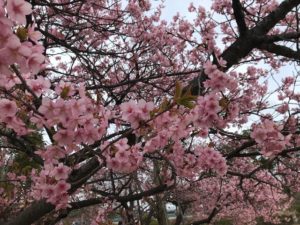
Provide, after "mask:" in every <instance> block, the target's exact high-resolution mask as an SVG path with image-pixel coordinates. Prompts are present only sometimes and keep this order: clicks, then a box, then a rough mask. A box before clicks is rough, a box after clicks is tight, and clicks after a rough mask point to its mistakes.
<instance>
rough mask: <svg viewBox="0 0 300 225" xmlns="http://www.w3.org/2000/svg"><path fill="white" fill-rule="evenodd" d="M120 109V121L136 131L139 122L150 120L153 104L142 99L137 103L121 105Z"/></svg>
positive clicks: (130, 102)
mask: <svg viewBox="0 0 300 225" xmlns="http://www.w3.org/2000/svg"><path fill="white" fill-rule="evenodd" d="M120 109H121V111H122V119H123V120H125V121H127V122H129V123H130V124H131V126H132V128H134V129H136V128H138V127H139V125H140V122H141V121H146V120H148V119H150V112H151V111H152V110H153V109H154V104H153V103H152V102H146V101H145V100H143V99H142V100H139V101H138V102H135V101H133V100H130V101H129V102H125V103H123V104H122V105H121V106H120Z"/></svg>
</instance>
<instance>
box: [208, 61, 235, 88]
mask: <svg viewBox="0 0 300 225" xmlns="http://www.w3.org/2000/svg"><path fill="white" fill-rule="evenodd" d="M203 68H204V72H205V74H206V75H207V76H208V77H209V79H208V80H207V81H205V86H206V87H207V88H211V89H212V90H214V91H224V90H225V88H228V89H230V90H231V89H233V90H234V89H236V87H237V82H236V81H235V80H234V79H233V78H232V77H230V76H227V75H226V74H225V73H224V72H222V71H221V70H219V69H218V67H217V66H216V65H214V64H212V63H211V62H210V61H208V62H206V63H205V64H204V65H203Z"/></svg>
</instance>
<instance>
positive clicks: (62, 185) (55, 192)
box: [32, 163, 71, 210]
mask: <svg viewBox="0 0 300 225" xmlns="http://www.w3.org/2000/svg"><path fill="white" fill-rule="evenodd" d="M70 172H71V168H69V167H67V166H65V165H63V164H62V163H59V164H57V165H53V164H45V166H44V168H43V169H42V171H41V172H40V173H39V174H37V172H36V171H35V170H33V171H32V180H33V182H34V187H33V191H32V196H33V197H34V198H35V199H46V200H47V202H49V203H51V204H53V205H55V206H56V210H59V209H63V208H66V207H68V199H69V197H68V190H69V189H70V187H71V185H70V184H69V183H67V181H66V180H67V178H68V176H69V174H70Z"/></svg>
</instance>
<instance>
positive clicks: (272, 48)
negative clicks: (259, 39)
mask: <svg viewBox="0 0 300 225" xmlns="http://www.w3.org/2000/svg"><path fill="white" fill-rule="evenodd" d="M259 49H262V50H266V51H268V52H271V53H274V54H276V55H278V56H283V57H286V58H290V59H296V60H300V52H297V51H294V50H292V49H290V48H288V47H285V46H282V45H277V44H262V45H260V46H259Z"/></svg>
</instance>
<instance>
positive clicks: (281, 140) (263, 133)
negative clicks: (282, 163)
mask: <svg viewBox="0 0 300 225" xmlns="http://www.w3.org/2000/svg"><path fill="white" fill-rule="evenodd" d="M281 128H282V127H280V126H277V125H276V124H275V123H274V122H273V121H271V120H268V119H265V120H264V121H262V123H261V124H259V125H255V126H254V128H253V131H252V132H251V137H252V138H253V139H254V140H255V141H256V143H257V144H258V145H259V146H260V147H261V152H262V154H263V155H265V156H266V157H272V156H275V155H277V154H279V153H280V152H282V151H283V150H284V148H285V147H286V146H288V145H289V144H290V138H291V135H288V136H284V135H283V134H282V133H281V132H280V130H281Z"/></svg>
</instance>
